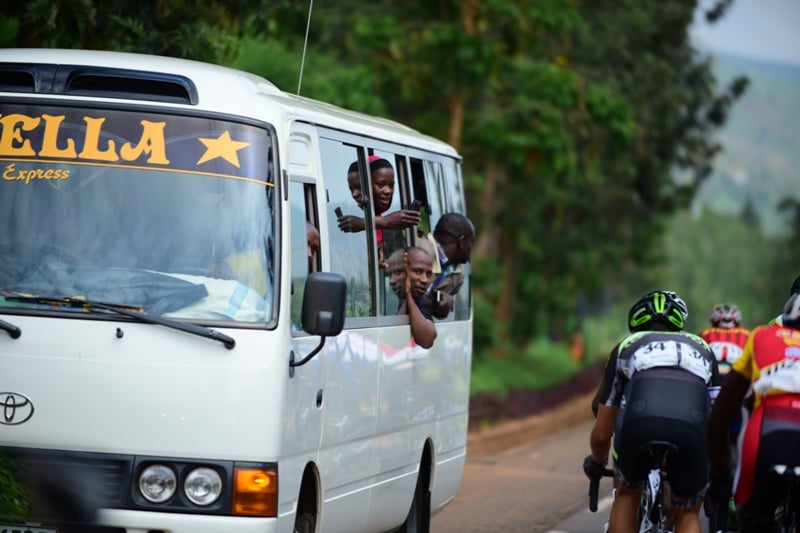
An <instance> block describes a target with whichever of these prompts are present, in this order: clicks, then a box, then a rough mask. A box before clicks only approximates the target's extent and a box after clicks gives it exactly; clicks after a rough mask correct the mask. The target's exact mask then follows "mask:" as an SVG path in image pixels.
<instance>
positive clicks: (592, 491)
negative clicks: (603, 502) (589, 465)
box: [589, 468, 614, 513]
mask: <svg viewBox="0 0 800 533" xmlns="http://www.w3.org/2000/svg"><path fill="white" fill-rule="evenodd" d="M613 475H614V471H613V470H611V469H610V468H606V469H605V470H603V475H602V476H600V477H612V476H613ZM600 477H593V478H591V479H590V480H589V510H590V511H591V512H593V513H596V512H597V496H598V493H599V492H600Z"/></svg>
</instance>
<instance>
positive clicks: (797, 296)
mask: <svg viewBox="0 0 800 533" xmlns="http://www.w3.org/2000/svg"><path fill="white" fill-rule="evenodd" d="M781 322H782V324H783V325H784V326H786V327H787V328H794V329H800V292H796V293H794V294H792V295H791V296H789V299H788V300H786V303H785V304H784V306H783V315H782V316H781Z"/></svg>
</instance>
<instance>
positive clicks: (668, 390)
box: [614, 369, 709, 507]
mask: <svg viewBox="0 0 800 533" xmlns="http://www.w3.org/2000/svg"><path fill="white" fill-rule="evenodd" d="M625 396H626V405H625V412H624V413H623V414H622V420H621V427H620V429H619V432H618V434H617V435H616V437H615V441H614V449H615V451H616V454H617V457H616V467H617V470H618V473H619V474H620V476H621V478H622V482H623V483H624V484H625V485H626V486H628V487H631V488H642V487H643V486H644V483H645V479H646V478H647V474H648V473H649V472H650V470H651V468H652V462H651V459H650V456H649V454H648V452H647V451H645V450H643V449H642V446H643V445H644V444H646V443H647V442H649V441H666V442H670V443H672V444H674V445H675V446H677V448H678V449H677V451H675V452H672V453H670V455H669V459H668V464H667V466H666V472H667V476H668V479H669V484H670V488H671V490H672V495H673V500H674V501H675V503H676V504H678V505H680V506H685V507H688V506H691V505H694V504H695V503H696V502H697V501H699V499H700V498H702V496H703V493H704V490H705V487H706V482H707V480H708V476H707V472H708V460H707V458H706V453H705V425H706V419H707V417H708V405H709V404H708V388H707V386H706V384H705V383H704V382H703V381H702V380H700V379H699V378H697V377H696V376H694V375H692V374H689V373H688V372H686V371H683V370H675V369H651V370H647V371H644V372H642V373H640V374H634V377H633V379H632V380H631V382H630V383H629V386H628V390H626V392H625Z"/></svg>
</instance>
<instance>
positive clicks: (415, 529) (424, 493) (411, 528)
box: [398, 461, 431, 533]
mask: <svg viewBox="0 0 800 533" xmlns="http://www.w3.org/2000/svg"><path fill="white" fill-rule="evenodd" d="M429 480H430V471H429V469H428V466H426V464H425V461H423V463H422V465H421V466H420V471H419V477H418V478H417V487H416V488H415V489H414V498H413V499H412V500H411V509H409V510H408V516H407V517H406V521H405V522H403V525H402V526H400V529H399V530H398V532H399V533H428V531H429V530H430V525H431V490H430V483H429Z"/></svg>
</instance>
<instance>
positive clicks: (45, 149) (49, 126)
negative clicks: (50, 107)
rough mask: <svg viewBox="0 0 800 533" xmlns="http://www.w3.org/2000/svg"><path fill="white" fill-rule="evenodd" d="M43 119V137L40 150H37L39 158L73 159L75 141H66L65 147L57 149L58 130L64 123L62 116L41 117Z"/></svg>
mask: <svg viewBox="0 0 800 533" xmlns="http://www.w3.org/2000/svg"><path fill="white" fill-rule="evenodd" d="M42 118H43V119H44V136H43V138H42V149H41V150H39V155H40V156H41V157H65V158H68V159H75V156H76V155H77V154H76V152H75V140H74V139H67V147H66V148H63V149H62V148H59V147H58V129H59V128H60V127H61V123H62V122H63V121H64V118H65V117H64V115H58V116H55V115H42Z"/></svg>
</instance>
